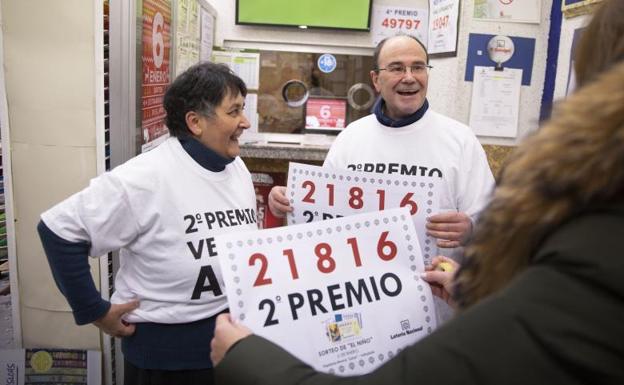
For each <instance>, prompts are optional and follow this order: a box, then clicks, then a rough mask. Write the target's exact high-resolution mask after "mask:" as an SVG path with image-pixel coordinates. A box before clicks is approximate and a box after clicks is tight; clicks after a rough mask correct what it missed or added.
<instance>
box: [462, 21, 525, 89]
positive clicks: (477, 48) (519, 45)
mask: <svg viewBox="0 0 624 385" xmlns="http://www.w3.org/2000/svg"><path fill="white" fill-rule="evenodd" d="M494 36H495V35H485V34H480V33H471V34H470V35H469V37H468V58H467V60H466V74H465V76H464V80H465V81H467V82H471V81H472V78H473V76H474V67H475V66H483V67H496V63H494V61H492V60H490V57H489V56H488V50H487V45H488V42H489V41H490V39H491V38H493V37H494ZM509 37H510V38H511V40H512V41H513V43H514V47H515V52H514V54H513V56H512V57H511V59H509V61H506V62H505V63H503V67H506V68H518V69H521V70H522V85H523V86H529V85H531V75H532V73H533V57H534V56H535V39H530V38H526V37H515V36H509Z"/></svg>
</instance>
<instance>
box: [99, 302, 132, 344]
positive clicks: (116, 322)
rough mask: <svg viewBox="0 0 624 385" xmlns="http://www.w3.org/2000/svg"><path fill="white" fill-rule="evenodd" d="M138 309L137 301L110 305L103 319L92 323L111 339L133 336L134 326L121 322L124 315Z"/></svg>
mask: <svg viewBox="0 0 624 385" xmlns="http://www.w3.org/2000/svg"><path fill="white" fill-rule="evenodd" d="M138 307H139V301H130V302H126V303H122V304H111V307H110V309H108V312H107V313H106V314H105V315H104V317H102V318H100V319H98V320H96V321H94V322H93V324H94V325H95V326H97V327H98V328H100V330H102V331H103V332H104V333H106V334H108V335H109V336H112V337H126V336H130V335H132V334H134V329H135V326H134V324H128V323H126V322H125V321H123V320H122V317H123V316H124V315H125V314H126V313H130V312H131V311H133V310H134V309H136V308H138Z"/></svg>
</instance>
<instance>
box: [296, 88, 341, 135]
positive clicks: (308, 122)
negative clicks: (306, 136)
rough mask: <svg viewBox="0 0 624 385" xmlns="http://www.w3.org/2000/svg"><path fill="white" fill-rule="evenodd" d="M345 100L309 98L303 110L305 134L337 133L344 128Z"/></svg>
mask: <svg viewBox="0 0 624 385" xmlns="http://www.w3.org/2000/svg"><path fill="white" fill-rule="evenodd" d="M346 120H347V99H345V98H333V97H314V96H310V97H309V98H308V101H307V102H306V108H305V130H306V131H307V132H327V133H337V132H340V131H342V130H343V129H344V128H345V125H346Z"/></svg>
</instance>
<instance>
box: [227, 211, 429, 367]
mask: <svg viewBox="0 0 624 385" xmlns="http://www.w3.org/2000/svg"><path fill="white" fill-rule="evenodd" d="M215 245H216V248H217V251H218V254H219V261H220V263H221V270H222V275H223V280H224V283H225V287H226V293H227V296H228V301H229V306H230V312H231V314H232V317H233V318H234V319H236V320H239V321H240V322H242V323H243V324H244V325H246V326H247V327H249V328H251V330H253V332H254V333H256V334H258V335H260V336H263V337H264V338H267V339H269V340H271V341H273V342H275V343H277V344H279V345H280V346H282V347H283V348H285V349H286V350H288V351H289V352H291V353H292V354H294V355H295V356H297V357H299V358H300V359H301V360H303V361H305V362H306V363H308V364H310V365H312V366H313V367H314V368H315V369H317V370H320V371H323V372H329V373H335V374H338V375H355V374H362V373H367V372H370V371H372V370H373V369H375V368H376V367H378V366H380V365H382V364H383V363H384V362H386V361H387V360H389V359H391V358H392V357H394V356H395V355H396V354H397V353H398V352H399V351H400V350H401V349H403V348H405V347H406V346H408V345H411V344H413V343H414V342H416V341H417V340H419V339H420V338H422V337H424V336H426V335H427V334H429V333H431V332H432V331H433V330H434V329H435V327H436V318H435V310H434V304H433V297H432V294H431V289H430V288H429V285H428V284H427V283H426V282H424V281H423V280H421V278H420V273H421V272H422V271H424V263H423V259H422V255H421V253H420V249H419V247H418V239H417V237H416V233H415V231H414V225H413V222H412V220H411V217H410V215H409V209H408V208H399V209H392V210H386V211H380V212H379V211H378V212H374V213H364V214H359V215H353V216H349V217H344V218H338V219H332V220H328V221H321V222H313V223H307V224H301V225H293V226H287V227H280V228H273V229H267V230H260V231H255V232H247V233H230V234H224V235H220V236H217V237H216V238H215Z"/></svg>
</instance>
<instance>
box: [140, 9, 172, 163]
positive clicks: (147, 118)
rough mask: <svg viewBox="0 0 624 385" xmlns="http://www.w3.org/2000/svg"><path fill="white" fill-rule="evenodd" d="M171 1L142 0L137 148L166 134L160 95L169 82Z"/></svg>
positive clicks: (144, 147) (146, 147)
mask: <svg viewBox="0 0 624 385" xmlns="http://www.w3.org/2000/svg"><path fill="white" fill-rule="evenodd" d="M170 51H171V1H170V0H143V53H142V55H141V63H142V67H143V78H142V81H141V85H142V97H141V111H142V114H141V115H142V116H141V117H142V119H141V121H142V124H141V127H142V129H143V145H142V146H141V152H145V151H148V150H150V149H151V148H153V147H155V146H156V145H158V143H160V142H161V141H162V140H163V139H164V138H166V137H167V134H168V130H167V127H166V126H165V120H164V119H165V109H164V108H163V103H162V102H163V96H164V95H165V90H166V89H167V85H169V82H170V80H171V79H170V77H171V75H170V67H171V63H170V60H169V57H170Z"/></svg>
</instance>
